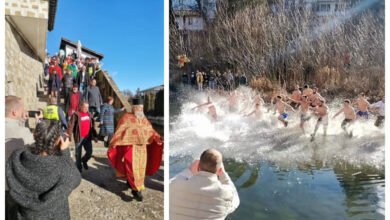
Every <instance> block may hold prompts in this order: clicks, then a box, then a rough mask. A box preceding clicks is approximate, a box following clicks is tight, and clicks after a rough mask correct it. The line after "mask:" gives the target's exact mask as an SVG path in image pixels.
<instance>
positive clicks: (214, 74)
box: [182, 70, 248, 91]
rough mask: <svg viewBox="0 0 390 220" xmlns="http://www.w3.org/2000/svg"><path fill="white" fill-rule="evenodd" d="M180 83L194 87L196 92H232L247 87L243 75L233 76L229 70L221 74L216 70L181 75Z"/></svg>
mask: <svg viewBox="0 0 390 220" xmlns="http://www.w3.org/2000/svg"><path fill="white" fill-rule="evenodd" d="M182 82H183V83H184V84H188V85H192V86H193V87H196V88H197V90H198V91H203V90H204V89H211V90H216V89H219V90H227V91H232V90H234V89H236V88H238V87H239V86H245V85H247V84H248V79H247V77H246V75H245V74H240V73H235V74H234V73H233V72H232V71H231V70H227V71H224V72H223V73H221V72H220V71H216V70H210V71H209V72H206V71H199V70H196V72H191V74H187V73H183V75H182Z"/></svg>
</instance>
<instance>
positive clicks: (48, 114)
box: [43, 105, 60, 121]
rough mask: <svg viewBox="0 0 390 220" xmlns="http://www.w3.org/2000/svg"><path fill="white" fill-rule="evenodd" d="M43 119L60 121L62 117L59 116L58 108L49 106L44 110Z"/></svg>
mask: <svg viewBox="0 0 390 220" xmlns="http://www.w3.org/2000/svg"><path fill="white" fill-rule="evenodd" d="M43 118H45V119H50V120H57V121H59V120H60V116H59V115H58V106H56V105H49V106H47V107H46V108H45V109H44V110H43Z"/></svg>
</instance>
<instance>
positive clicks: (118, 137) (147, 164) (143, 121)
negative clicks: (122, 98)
mask: <svg viewBox="0 0 390 220" xmlns="http://www.w3.org/2000/svg"><path fill="white" fill-rule="evenodd" d="M162 153H163V143H162V141H161V138H160V135H159V134H158V133H157V132H156V131H155V130H154V129H153V127H152V124H151V123H150V122H149V121H148V119H147V118H146V117H145V115H144V110H143V103H142V100H141V99H139V98H136V99H133V105H132V112H126V113H124V115H123V116H122V118H121V119H120V120H119V122H118V125H117V127H116V130H115V133H114V135H113V137H112V139H111V142H110V147H109V149H108V151H107V155H108V159H109V160H110V162H111V165H112V166H113V167H114V168H115V170H116V176H117V177H122V178H126V180H127V182H128V184H129V185H130V187H131V193H132V194H133V196H134V198H135V199H136V200H138V201H142V200H143V196H142V194H141V190H143V189H144V188H145V186H144V180H145V175H147V176H151V175H153V174H155V173H156V172H157V171H158V168H159V167H160V164H161V160H162Z"/></svg>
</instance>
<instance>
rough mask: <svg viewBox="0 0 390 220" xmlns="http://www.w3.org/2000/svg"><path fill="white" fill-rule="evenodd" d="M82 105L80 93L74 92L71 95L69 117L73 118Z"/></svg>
mask: <svg viewBox="0 0 390 220" xmlns="http://www.w3.org/2000/svg"><path fill="white" fill-rule="evenodd" d="M79 103H80V93H79V92H77V93H74V92H72V93H71V95H70V104H69V110H68V116H72V114H73V112H77V109H78V107H79Z"/></svg>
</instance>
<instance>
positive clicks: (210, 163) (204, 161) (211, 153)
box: [199, 149, 222, 173]
mask: <svg viewBox="0 0 390 220" xmlns="http://www.w3.org/2000/svg"><path fill="white" fill-rule="evenodd" d="M221 159H222V158H221V157H220V156H219V155H218V154H217V151H216V150H214V149H208V150H205V151H204V152H203V153H202V155H201V156H200V161H199V168H200V170H202V171H206V172H210V173H217V170H218V168H219V165H220V164H221V163H222V161H221Z"/></svg>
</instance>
